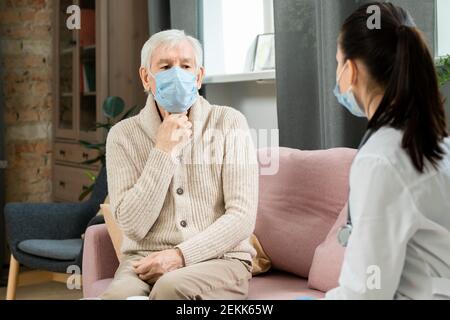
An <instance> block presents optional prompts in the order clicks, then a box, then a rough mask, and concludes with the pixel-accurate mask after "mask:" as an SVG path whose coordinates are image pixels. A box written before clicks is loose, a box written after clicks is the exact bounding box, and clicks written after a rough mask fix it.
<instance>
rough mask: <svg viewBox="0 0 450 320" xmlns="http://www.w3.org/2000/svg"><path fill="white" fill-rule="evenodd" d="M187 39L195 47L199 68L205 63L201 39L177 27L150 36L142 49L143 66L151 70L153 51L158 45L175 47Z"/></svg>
mask: <svg viewBox="0 0 450 320" xmlns="http://www.w3.org/2000/svg"><path fill="white" fill-rule="evenodd" d="M186 40H187V41H188V42H189V43H190V44H191V45H192V48H193V49H194V53H195V64H196V66H197V69H199V68H200V67H202V65H203V49H202V45H201V44H200V41H198V40H197V39H195V38H194V37H191V36H188V35H186V33H185V32H184V31H182V30H175V29H172V30H166V31H161V32H158V33H155V34H154V35H153V36H151V37H150V39H148V40H147V42H146V43H145V44H144V46H143V47H142V51H141V67H143V68H146V69H147V70H150V66H151V59H152V54H153V51H154V50H156V49H157V48H158V47H160V46H162V45H164V46H167V47H168V48H173V47H176V46H177V45H179V44H180V43H181V42H183V41H186Z"/></svg>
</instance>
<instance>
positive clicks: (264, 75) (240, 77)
mask: <svg viewBox="0 0 450 320" xmlns="http://www.w3.org/2000/svg"><path fill="white" fill-rule="evenodd" d="M275 78H276V75H275V70H267V71H258V72H248V73H237V74H219V75H211V76H206V77H205V79H204V81H203V83H204V84H215V83H233V82H248V81H255V82H259V81H275Z"/></svg>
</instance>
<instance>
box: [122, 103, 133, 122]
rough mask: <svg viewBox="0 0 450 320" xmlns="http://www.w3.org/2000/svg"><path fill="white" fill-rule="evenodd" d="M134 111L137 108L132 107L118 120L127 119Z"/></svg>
mask: <svg viewBox="0 0 450 320" xmlns="http://www.w3.org/2000/svg"><path fill="white" fill-rule="evenodd" d="M136 109H137V106H133V107H132V108H131V109H130V110H128V111H127V112H125V114H124V115H123V117H122V119H120V120H125V119H128V118H130V117H132V116H134V115H135V111H136Z"/></svg>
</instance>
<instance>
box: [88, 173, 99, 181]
mask: <svg viewBox="0 0 450 320" xmlns="http://www.w3.org/2000/svg"><path fill="white" fill-rule="evenodd" d="M85 173H86V175H87V177H88V178H89V179H90V180H91V181H95V180H96V179H97V177H96V176H95V175H94V174H93V173H92V172H90V171H85Z"/></svg>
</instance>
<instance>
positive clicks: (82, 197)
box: [78, 183, 95, 201]
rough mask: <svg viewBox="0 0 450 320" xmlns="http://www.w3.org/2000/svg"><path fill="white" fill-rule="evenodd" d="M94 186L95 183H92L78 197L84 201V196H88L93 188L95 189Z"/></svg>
mask: <svg viewBox="0 0 450 320" xmlns="http://www.w3.org/2000/svg"><path fill="white" fill-rule="evenodd" d="M94 186H95V183H93V184H91V185H90V186H89V187H88V188H87V189H86V190H84V191H83V192H82V193H81V194H80V196H79V197H78V200H79V201H83V200H84V198H86V197H87V196H88V195H89V194H90V193H91V192H92V190H94Z"/></svg>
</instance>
